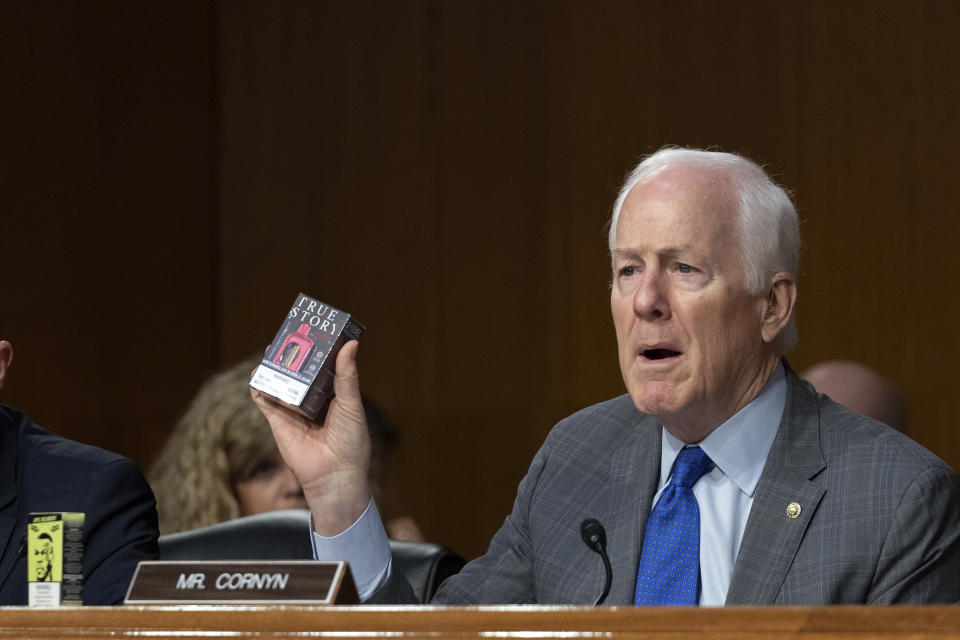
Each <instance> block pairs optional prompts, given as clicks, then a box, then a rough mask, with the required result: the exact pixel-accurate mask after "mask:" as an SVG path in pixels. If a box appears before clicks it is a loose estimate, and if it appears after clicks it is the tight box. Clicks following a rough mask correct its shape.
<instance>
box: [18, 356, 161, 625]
mask: <svg viewBox="0 0 960 640" xmlns="http://www.w3.org/2000/svg"><path fill="white" fill-rule="evenodd" d="M12 362H13V345H11V344H10V343H9V342H8V341H6V340H0V386H3V381H4V379H5V378H6V375H7V372H8V370H9V367H10V364H11V363H12ZM43 511H77V512H82V513H83V514H84V529H83V546H84V549H83V580H84V582H83V591H82V593H81V597H82V598H83V603H84V604H93V605H111V604H120V603H122V602H123V598H124V596H125V595H126V592H127V587H128V586H129V585H130V578H132V577H133V572H134V570H135V569H136V568H137V563H138V562H139V561H140V560H155V559H156V558H157V553H158V552H157V510H156V505H155V502H154V500H153V492H152V491H150V487H149V485H147V481H146V479H144V477H143V474H142V473H141V472H140V470H139V469H138V468H137V466H136V465H135V464H133V463H132V462H131V461H130V460H127V459H126V458H124V457H122V456H119V455H117V454H115V453H110V452H108V451H104V450H103V449H98V448H97V447H91V446H89V445H85V444H80V443H79V442H72V441H70V440H66V439H64V438H61V437H60V436H58V435H56V434H54V433H50V432H49V431H46V430H44V429H42V428H40V427H39V426H37V425H36V424H34V423H33V422H32V421H31V420H30V419H29V418H28V417H27V416H26V415H24V414H23V413H21V412H20V411H17V410H16V409H14V408H13V407H8V406H6V405H0V544H2V545H3V546H2V547H0V605H20V606H23V605H26V604H27V571H28V569H29V570H30V571H31V572H33V571H34V570H38V571H39V570H40V568H41V567H42V568H43V569H44V570H45V569H46V567H47V565H49V564H50V562H51V558H52V557H53V554H55V553H56V550H55V549H53V547H52V546H50V545H49V544H47V545H45V546H44V548H43V551H42V553H41V554H40V555H39V556H38V557H35V558H27V544H26V540H27V519H28V517H29V514H30V513H31V512H43ZM47 539H48V540H49V539H50V537H49V536H47ZM43 575H45V577H43V578H40V579H50V577H49V574H48V573H46V572H45V571H44V573H43ZM38 577H39V576H38Z"/></svg>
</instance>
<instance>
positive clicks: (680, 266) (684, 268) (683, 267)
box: [676, 262, 696, 273]
mask: <svg viewBox="0 0 960 640" xmlns="http://www.w3.org/2000/svg"><path fill="white" fill-rule="evenodd" d="M676 269H677V271H679V272H680V273H693V272H694V271H696V269H694V268H693V267H691V266H690V265H688V264H684V263H683V262H678V263H677V267H676Z"/></svg>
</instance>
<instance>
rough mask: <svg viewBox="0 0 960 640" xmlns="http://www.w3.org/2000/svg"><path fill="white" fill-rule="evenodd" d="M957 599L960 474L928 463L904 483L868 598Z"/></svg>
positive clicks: (959, 589)
mask: <svg viewBox="0 0 960 640" xmlns="http://www.w3.org/2000/svg"><path fill="white" fill-rule="evenodd" d="M958 601H960V476H957V474H956V473H954V472H953V471H952V470H951V469H949V468H946V467H945V466H937V467H934V468H929V469H927V470H925V471H924V472H922V473H920V474H919V475H918V476H917V477H916V478H915V479H914V481H913V482H912V483H910V485H909V486H908V487H907V490H906V491H905V492H904V494H903V497H902V498H901V500H900V504H899V506H898V508H897V512H896V515H895V517H894V521H893V524H892V525H891V527H890V530H889V531H888V532H887V535H886V539H885V540H884V545H883V549H882V551H881V554H880V560H879V562H878V565H877V573H876V575H875V576H874V580H873V586H872V588H871V591H870V596H869V598H868V604H935V603H954V602H958Z"/></svg>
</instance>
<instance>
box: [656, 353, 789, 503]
mask: <svg viewBox="0 0 960 640" xmlns="http://www.w3.org/2000/svg"><path fill="white" fill-rule="evenodd" d="M786 398H787V378H786V374H785V372H784V370H783V363H782V362H781V363H779V364H777V368H776V369H775V370H774V372H773V375H771V376H770V379H769V380H767V384H765V385H764V387H763V389H762V390H761V391H760V393H759V394H758V395H757V397H756V398H754V399H753V400H752V401H751V402H750V403H749V404H748V405H747V406H745V407H744V408H743V409H741V410H740V411H738V412H737V413H735V414H734V415H733V416H732V417H730V418H729V419H728V420H727V421H726V422H724V423H723V424H721V425H720V426H719V427H717V428H716V429H714V430H713V431H712V432H711V433H710V435H708V436H707V437H706V438H704V439H703V440H701V441H700V442H699V443H698V446H699V447H700V448H702V449H703V451H704V452H705V453H706V454H707V455H708V456H710V459H711V460H713V463H714V465H716V468H717V469H719V470H720V471H721V472H723V474H724V475H726V476H727V477H728V478H730V480H731V481H733V483H734V484H736V485H737V487H738V488H739V489H740V490H741V491H742V492H744V493H745V494H747V495H748V496H753V492H754V491H755V490H756V488H757V483H758V482H760V474H761V473H762V472H763V467H764V465H765V464H766V462H767V455H769V453H770V447H771V446H773V440H774V438H775V437H776V436H777V429H779V427H780V420H781V419H782V418H783V407H784V404H785V402H786ZM661 433H662V437H661V440H662V444H663V446H662V447H661V454H660V487H661V488H662V487H663V485H665V484H666V482H667V480H668V479H669V476H670V470H671V469H673V462H674V460H676V458H677V455H678V454H679V453H680V450H681V449H683V448H684V447H685V446H686V443H685V442H683V441H682V440H678V439H677V438H674V437H673V436H672V435H670V434H669V433H667V430H666V429H663V428H662V427H661Z"/></svg>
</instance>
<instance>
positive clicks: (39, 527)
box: [27, 514, 63, 582]
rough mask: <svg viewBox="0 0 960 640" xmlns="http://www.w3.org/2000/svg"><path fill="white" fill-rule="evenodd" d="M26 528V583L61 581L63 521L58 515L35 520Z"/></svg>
mask: <svg viewBox="0 0 960 640" xmlns="http://www.w3.org/2000/svg"><path fill="white" fill-rule="evenodd" d="M37 520H40V521H39V522H37V521H33V522H31V523H30V524H29V525H28V527H27V559H28V567H27V581H28V582H61V581H62V580H63V520H62V519H61V517H60V515H59V514H57V515H56V516H52V515H51V516H43V517H41V518H37Z"/></svg>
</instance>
